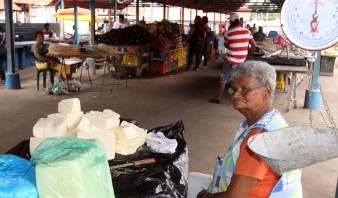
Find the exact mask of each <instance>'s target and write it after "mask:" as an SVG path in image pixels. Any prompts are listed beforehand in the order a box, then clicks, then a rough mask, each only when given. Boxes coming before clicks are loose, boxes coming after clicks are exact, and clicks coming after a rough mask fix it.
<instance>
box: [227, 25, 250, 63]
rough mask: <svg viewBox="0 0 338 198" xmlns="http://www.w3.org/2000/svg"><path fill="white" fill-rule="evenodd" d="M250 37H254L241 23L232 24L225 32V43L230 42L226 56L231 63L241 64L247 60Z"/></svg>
mask: <svg viewBox="0 0 338 198" xmlns="http://www.w3.org/2000/svg"><path fill="white" fill-rule="evenodd" d="M250 39H253V37H252V35H251V32H250V31H249V30H248V29H245V28H242V26H241V25H234V26H232V27H231V29H229V30H228V31H227V32H226V33H225V34H224V43H229V46H228V50H227V51H228V52H227V54H226V57H227V59H228V61H229V63H230V64H240V63H243V62H244V61H245V59H246V57H247V56H248V46H249V40H250Z"/></svg>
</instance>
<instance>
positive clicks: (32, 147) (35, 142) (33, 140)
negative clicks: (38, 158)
mask: <svg viewBox="0 0 338 198" xmlns="http://www.w3.org/2000/svg"><path fill="white" fill-rule="evenodd" d="M42 140H43V138H36V137H31V138H30V140H29V152H30V154H31V155H32V154H33V152H34V150H35V149H36V147H38V146H39V144H40V143H41V142H42Z"/></svg>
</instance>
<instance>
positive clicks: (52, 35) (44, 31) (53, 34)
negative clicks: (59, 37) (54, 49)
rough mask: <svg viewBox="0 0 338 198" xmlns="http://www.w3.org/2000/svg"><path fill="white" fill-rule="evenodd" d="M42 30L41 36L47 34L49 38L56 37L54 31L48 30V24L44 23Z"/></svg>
mask: <svg viewBox="0 0 338 198" xmlns="http://www.w3.org/2000/svg"><path fill="white" fill-rule="evenodd" d="M43 27H44V29H43V30H42V32H43V34H48V36H49V38H54V37H56V35H55V31H54V30H52V29H51V28H50V24H49V23H46V24H45V25H43Z"/></svg>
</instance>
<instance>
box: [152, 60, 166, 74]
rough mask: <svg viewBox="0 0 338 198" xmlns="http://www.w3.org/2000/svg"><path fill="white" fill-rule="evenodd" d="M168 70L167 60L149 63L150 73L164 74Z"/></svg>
mask: <svg viewBox="0 0 338 198" xmlns="http://www.w3.org/2000/svg"><path fill="white" fill-rule="evenodd" d="M167 72H168V62H157V61H154V62H151V63H150V73H151V74H155V75H158V74H166V73H167Z"/></svg>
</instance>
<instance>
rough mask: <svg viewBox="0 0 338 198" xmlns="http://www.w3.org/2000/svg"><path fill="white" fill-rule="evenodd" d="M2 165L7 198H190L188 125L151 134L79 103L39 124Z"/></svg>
mask: <svg viewBox="0 0 338 198" xmlns="http://www.w3.org/2000/svg"><path fill="white" fill-rule="evenodd" d="M47 123H49V124H47ZM55 129H57V130H55ZM13 155H15V156H13ZM28 160H29V161H28ZM140 160H146V162H145V161H143V162H142V161H140ZM0 162H1V163H0V189H6V190H4V191H1V192H2V193H3V194H1V195H4V196H5V197H8V196H7V195H9V194H11V195H18V196H19V195H25V193H26V195H27V192H28V193H31V194H30V196H29V197H38V196H40V197H45V196H47V197H65V196H66V195H67V196H69V195H71V196H72V197H93V195H97V196H98V197H131V196H135V197H157V196H161V197H186V195H187V174H188V149H187V146H186V142H185V140H184V125H183V123H182V121H178V122H176V123H172V124H169V125H166V126H162V127H157V128H154V129H150V130H146V129H143V128H142V127H140V126H139V125H138V124H137V123H136V121H134V120H130V119H123V118H120V115H119V114H118V113H116V112H114V111H112V110H109V109H105V110H103V111H102V112H100V111H90V112H87V113H84V112H83V111H81V105H80V101H79V99H77V98H71V99H65V100H62V101H61V102H60V103H59V104H58V113H53V114H49V115H47V118H40V119H39V120H38V121H37V123H36V124H35V125H34V127H33V137H32V138H30V140H24V141H22V142H21V143H19V144H18V145H17V146H15V147H14V148H12V149H11V150H9V151H8V152H7V154H4V155H0ZM17 162H20V163H17ZM27 169H29V170H31V171H24V170H27ZM14 171H15V172H16V173H17V174H14V175H13V174H11V173H13V172H14ZM4 178H5V179H4ZM9 180H11V181H18V180H20V181H21V184H27V185H25V186H23V185H21V186H20V185H19V184H18V183H17V182H11V183H10V184H9V183H8V182H6V181H9ZM59 181H62V182H59ZM28 184H29V185H28ZM25 197H27V196H25Z"/></svg>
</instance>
